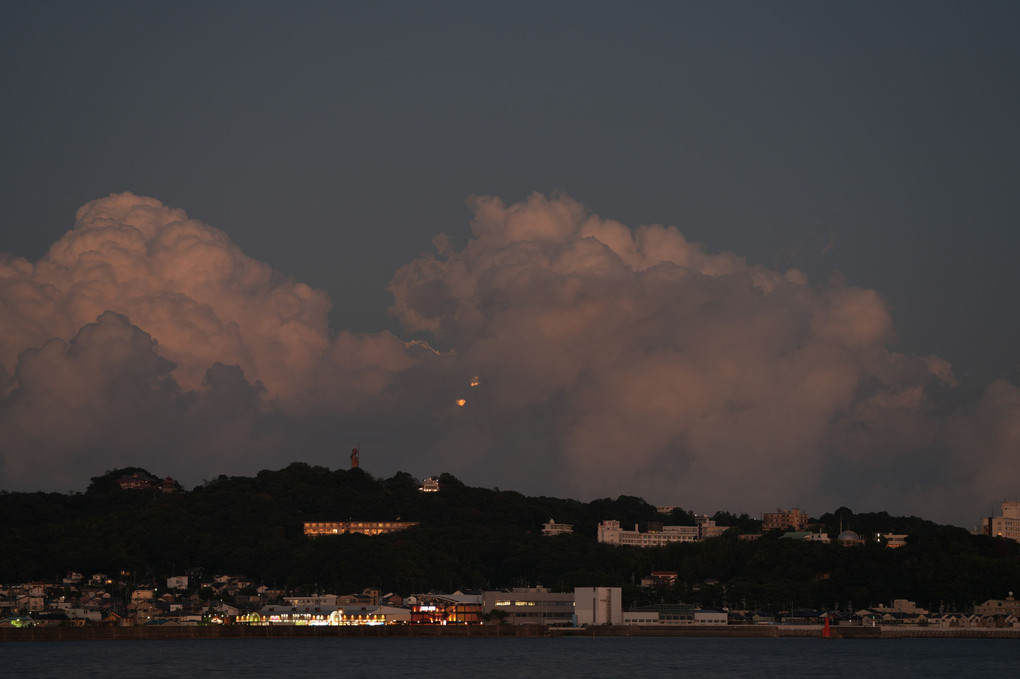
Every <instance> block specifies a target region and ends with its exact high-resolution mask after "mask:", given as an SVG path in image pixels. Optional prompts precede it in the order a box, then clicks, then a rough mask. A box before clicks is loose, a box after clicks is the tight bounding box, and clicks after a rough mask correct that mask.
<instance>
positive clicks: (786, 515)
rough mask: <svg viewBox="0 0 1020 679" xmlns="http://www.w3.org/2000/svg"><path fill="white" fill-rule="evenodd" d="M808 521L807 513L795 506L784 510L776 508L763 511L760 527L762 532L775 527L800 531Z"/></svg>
mask: <svg viewBox="0 0 1020 679" xmlns="http://www.w3.org/2000/svg"><path fill="white" fill-rule="evenodd" d="M807 522H808V515H807V514H805V513H804V512H802V511H800V509H798V508H797V507H794V508H793V509H791V510H789V511H784V510H783V509H782V508H780V509H777V510H776V511H774V512H765V513H764V514H762V517H761V529H762V530H763V531H764V532H766V533H767V532H769V531H770V530H776V529H787V530H792V531H802V530H804V526H805V525H806V524H807Z"/></svg>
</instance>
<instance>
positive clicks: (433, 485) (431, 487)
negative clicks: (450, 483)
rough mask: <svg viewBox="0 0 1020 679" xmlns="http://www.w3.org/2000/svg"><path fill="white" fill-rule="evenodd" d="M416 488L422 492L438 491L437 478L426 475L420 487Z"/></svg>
mask: <svg viewBox="0 0 1020 679" xmlns="http://www.w3.org/2000/svg"><path fill="white" fill-rule="evenodd" d="M418 490H420V491H421V492H423V493H438V492H439V479H437V478H435V477H434V476H430V477H428V478H427V479H425V480H424V481H423V482H422V484H421V488H419V489H418Z"/></svg>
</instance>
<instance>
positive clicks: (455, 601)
mask: <svg viewBox="0 0 1020 679" xmlns="http://www.w3.org/2000/svg"><path fill="white" fill-rule="evenodd" d="M414 600H415V604H414V605H413V607H412V609H411V622H412V623H419V624H431V625H447V624H467V625H471V624H479V623H481V622H482V595H481V594H480V593H479V594H471V593H464V592H460V591H457V592H454V593H453V594H442V593H436V592H430V593H428V594H416V595H415V596H414Z"/></svg>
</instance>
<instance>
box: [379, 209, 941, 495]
mask: <svg viewBox="0 0 1020 679" xmlns="http://www.w3.org/2000/svg"><path fill="white" fill-rule="evenodd" d="M473 209H474V212H475V219H474V222H473V224H472V230H473V234H474V238H473V239H472V240H471V242H470V243H469V244H468V245H467V247H466V248H464V250H463V251H461V252H454V251H451V250H450V248H449V247H448V246H447V245H446V244H445V242H444V241H442V240H441V241H440V242H439V253H438V256H437V257H428V258H421V259H419V260H417V261H414V262H412V263H410V264H408V265H406V266H405V267H403V268H402V269H401V270H400V271H399V272H398V273H397V275H396V276H395V278H394V280H393V283H392V285H391V290H392V292H393V294H394V296H395V298H396V304H395V305H394V307H393V311H394V313H396V314H397V316H398V317H399V318H400V319H401V320H402V321H403V322H404V324H405V325H406V326H407V327H408V328H410V329H412V330H419V331H429V332H434V333H436V334H437V336H438V337H439V339H440V342H442V343H444V344H446V345H448V346H450V347H452V348H453V349H454V350H455V351H456V352H457V354H458V355H459V356H461V357H462V361H463V362H464V364H465V366H466V367H467V368H468V372H472V373H477V374H479V375H480V376H482V380H483V381H484V384H485V400H484V401H483V402H480V403H477V404H476V406H477V407H481V408H485V409H486V410H485V419H486V420H487V421H498V420H514V419H516V418H525V419H526V418H529V417H532V416H533V413H534V412H535V411H544V412H547V413H548V414H549V415H548V416H549V417H550V419H551V422H552V424H551V428H550V430H549V433H550V434H551V435H552V436H553V441H554V444H553V446H552V447H551V451H554V452H553V453H552V456H551V457H547V458H545V459H536V460H529V463H530V464H529V465H528V466H529V468H532V469H535V468H539V467H541V466H545V467H547V468H552V469H554V470H555V471H556V472H557V473H558V474H559V476H560V479H561V481H562V482H564V483H565V484H568V485H569V486H570V487H571V488H572V489H573V490H574V491H576V492H582V493H587V494H591V493H610V494H611V493H614V492H618V491H620V490H621V489H626V490H628V491H630V492H641V491H644V492H643V494H651V495H654V496H657V497H676V498H683V501H684V502H695V503H697V504H699V505H705V504H708V505H714V504H716V503H714V502H713V497H717V496H718V494H719V493H720V492H725V493H726V494H727V495H728V496H729V497H732V498H740V499H741V502H742V503H745V504H746V505H747V506H749V507H761V506H767V505H769V504H772V503H776V502H780V501H784V502H785V501H796V500H797V498H805V497H808V496H810V497H812V498H815V497H817V494H818V491H817V489H818V488H819V487H821V486H823V485H825V484H826V482H827V481H831V480H832V479H827V478H826V474H827V473H829V472H830V471H831V467H832V466H833V463H836V466H847V467H852V466H855V465H860V464H865V463H866V464H868V465H874V464H876V458H879V456H878V455H875V454H874V453H875V452H876V451H878V450H879V449H881V453H882V455H881V457H880V459H878V460H877V463H878V464H879V465H883V464H888V463H889V457H890V456H892V457H895V456H896V455H898V454H900V453H901V452H902V453H918V452H919V451H921V450H925V449H927V448H928V447H929V446H930V445H931V443H932V440H933V437H934V434H935V429H936V428H937V423H936V422H935V420H934V419H933V418H932V417H931V416H930V413H931V411H932V409H933V408H934V406H933V405H932V403H931V402H930V399H929V398H928V396H927V394H926V390H928V389H930V388H932V387H935V386H937V385H939V384H944V383H949V382H951V381H952V374H951V371H950V370H949V369H948V366H947V365H946V364H945V363H944V362H942V361H939V360H937V359H928V360H924V359H919V358H913V357H909V356H905V355H902V354H896V353H892V352H890V351H888V350H887V349H886V346H887V345H888V344H889V342H890V340H891V339H892V336H893V335H892V323H891V320H890V317H889V313H888V309H887V308H886V305H885V304H884V303H883V301H882V299H881V298H880V297H879V295H877V294H876V293H875V292H874V291H870V290H863V289H859V288H853V287H848V286H845V285H843V284H841V283H839V282H832V283H827V284H824V285H820V286H811V285H809V284H808V282H807V280H806V277H805V276H804V274H802V273H801V272H799V271H796V270H790V271H786V272H778V271H773V270H769V269H767V268H764V267H761V266H756V265H750V264H748V263H747V262H746V261H744V260H743V259H741V258H740V257H737V256H735V255H733V254H729V253H722V254H710V253H708V252H706V250H705V249H704V248H703V247H701V246H699V245H696V244H692V243H690V242H688V241H687V240H686V239H685V238H684V237H683V235H681V234H680V233H679V232H678V231H677V230H676V229H673V228H665V227H662V226H643V227H640V228H638V229H636V230H633V231H632V230H630V229H628V228H626V227H625V226H623V225H622V224H619V223H618V222H614V221H611V220H603V219H600V218H599V217H597V216H595V215H592V214H589V213H588V212H587V211H585V209H584V208H583V207H582V206H581V205H579V204H577V203H576V202H574V201H572V200H570V199H569V198H566V197H557V198H553V199H548V198H545V197H543V196H539V195H534V196H532V197H531V198H529V199H528V200H527V201H526V202H525V203H522V204H517V205H511V206H507V205H504V204H503V203H502V202H500V201H499V200H497V199H491V198H482V199H477V200H475V201H474V202H473ZM525 452H526V449H525V450H522V451H519V452H518V453H517V454H521V453H525ZM837 485H838V484H837ZM723 489H725V490H723Z"/></svg>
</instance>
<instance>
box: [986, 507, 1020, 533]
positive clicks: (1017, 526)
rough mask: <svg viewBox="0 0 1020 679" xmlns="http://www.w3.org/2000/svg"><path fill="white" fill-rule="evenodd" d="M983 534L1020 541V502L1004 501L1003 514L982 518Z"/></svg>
mask: <svg viewBox="0 0 1020 679" xmlns="http://www.w3.org/2000/svg"><path fill="white" fill-rule="evenodd" d="M979 532H980V533H981V534H982V535H991V536H992V537H1000V538H1006V539H1007V540H1016V541H1017V542H1020V502H1015V501H1014V502H1003V503H1002V514H1001V516H986V517H985V518H983V519H981V528H980V530H979Z"/></svg>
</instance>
